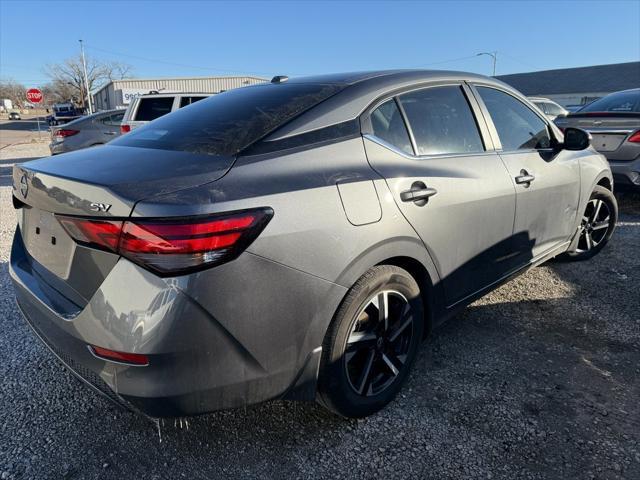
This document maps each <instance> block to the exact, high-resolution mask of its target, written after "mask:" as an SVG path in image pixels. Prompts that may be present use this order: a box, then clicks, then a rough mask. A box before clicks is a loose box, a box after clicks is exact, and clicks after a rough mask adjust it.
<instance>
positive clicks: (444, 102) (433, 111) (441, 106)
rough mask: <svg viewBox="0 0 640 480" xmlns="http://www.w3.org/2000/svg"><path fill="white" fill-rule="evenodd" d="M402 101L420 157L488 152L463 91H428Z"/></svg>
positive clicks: (458, 88) (406, 97) (424, 90)
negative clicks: (485, 150)
mask: <svg viewBox="0 0 640 480" xmlns="http://www.w3.org/2000/svg"><path fill="white" fill-rule="evenodd" d="M398 98H399V101H400V104H401V105H402V108H404V111H405V113H406V115H407V120H408V122H409V126H410V128H411V131H412V132H413V136H414V138H415V141H416V147H417V149H418V152H417V154H418V155H440V154H448V153H452V154H454V153H471V152H482V151H484V146H483V144H482V139H481V137H480V132H479V131H478V126H477V124H476V121H475V118H474V116H473V113H472V112H471V108H470V107H469V103H468V102H467V99H466V97H465V96H464V93H463V92H462V89H461V88H460V87H458V86H448V87H434V88H425V89H423V90H418V91H415V92H409V93H406V94H404V95H401V96H400V97H398Z"/></svg>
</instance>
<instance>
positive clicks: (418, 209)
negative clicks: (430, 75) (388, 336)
mask: <svg viewBox="0 0 640 480" xmlns="http://www.w3.org/2000/svg"><path fill="white" fill-rule="evenodd" d="M472 106H473V108H476V109H477V104H476V102H475V100H473V98H471V97H470V96H469V92H468V91H467V90H466V87H465V86H464V85H462V84H460V83H455V84H444V85H434V86H430V87H427V88H421V89H418V90H413V91H409V92H405V93H401V94H399V95H397V96H395V97H392V98H389V99H386V100H384V101H382V102H381V103H379V104H377V105H376V106H374V108H372V109H371V111H370V113H367V114H365V117H364V118H363V127H364V131H365V140H364V142H365V147H366V152H367V157H368V159H369V162H370V164H371V165H372V167H373V168H374V169H375V170H376V171H377V172H378V173H380V174H381V175H382V176H383V177H384V178H385V179H386V181H387V184H388V186H389V188H390V190H391V193H392V195H393V198H394V200H395V202H396V203H397V205H398V207H399V208H400V210H401V211H402V213H403V215H404V216H405V217H406V219H407V220H408V221H409V223H411V225H412V226H413V228H414V229H415V230H416V232H417V233H418V235H419V236H420V237H421V239H422V240H423V242H424V244H425V245H426V247H427V249H428V250H429V253H430V255H431V257H432V258H433V260H434V262H435V263H436V266H437V268H438V272H439V274H440V278H441V280H442V282H443V287H444V291H445V297H446V302H447V305H452V304H454V303H456V302H458V301H460V300H462V299H464V298H465V297H467V296H469V295H471V294H473V293H475V292H476V291H478V290H480V289H482V288H483V287H485V286H487V285H490V284H491V283H493V282H495V281H497V280H499V279H500V278H501V277H503V276H504V275H506V274H507V273H508V272H510V271H511V270H512V269H513V267H514V265H513V262H512V253H513V240H512V238H511V236H512V233H513V220H514V214H515V192H514V187H513V183H512V182H511V179H510V177H509V175H508V172H507V170H506V169H505V167H504V165H503V163H502V161H501V159H500V157H499V156H498V155H497V154H496V152H495V151H494V150H493V145H492V144H491V140H490V138H489V135H488V132H487V130H486V127H485V125H484V123H483V122H482V121H481V122H478V121H477V118H476V117H475V116H474V113H473V111H472ZM407 126H409V128H408V129H407ZM485 142H486V143H485Z"/></svg>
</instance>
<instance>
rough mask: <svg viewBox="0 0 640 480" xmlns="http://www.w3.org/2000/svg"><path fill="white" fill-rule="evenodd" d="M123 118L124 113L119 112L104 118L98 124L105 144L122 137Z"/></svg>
mask: <svg viewBox="0 0 640 480" xmlns="http://www.w3.org/2000/svg"><path fill="white" fill-rule="evenodd" d="M123 117H124V112H117V113H113V114H111V115H107V116H104V117H102V118H101V119H99V120H98V121H97V122H96V124H97V127H98V129H99V130H100V134H101V136H102V141H103V143H107V142H109V141H111V140H113V139H114V138H115V137H117V136H118V135H120V124H121V123H122V118H123Z"/></svg>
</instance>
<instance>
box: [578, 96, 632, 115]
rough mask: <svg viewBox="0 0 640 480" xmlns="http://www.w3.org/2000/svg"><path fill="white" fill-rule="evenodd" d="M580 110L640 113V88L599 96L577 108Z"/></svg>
mask: <svg viewBox="0 0 640 480" xmlns="http://www.w3.org/2000/svg"><path fill="white" fill-rule="evenodd" d="M579 111H580V112H581V113H582V112H620V113H624V112H628V113H640V90H632V91H629V92H617V93H612V94H611V95H607V96H606V97H603V98H600V99H599V100H596V101H595V102H592V103H590V104H589V105H587V106H586V107H584V108H581V109H580V110H579Z"/></svg>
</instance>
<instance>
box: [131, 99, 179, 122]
mask: <svg viewBox="0 0 640 480" xmlns="http://www.w3.org/2000/svg"><path fill="white" fill-rule="evenodd" d="M171 107H173V97H145V98H141V99H140V104H139V105H138V111H137V112H136V120H137V121H141V122H150V121H151V120H155V119H156V118H159V117H162V116H163V115H166V114H167V113H170V112H171Z"/></svg>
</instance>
